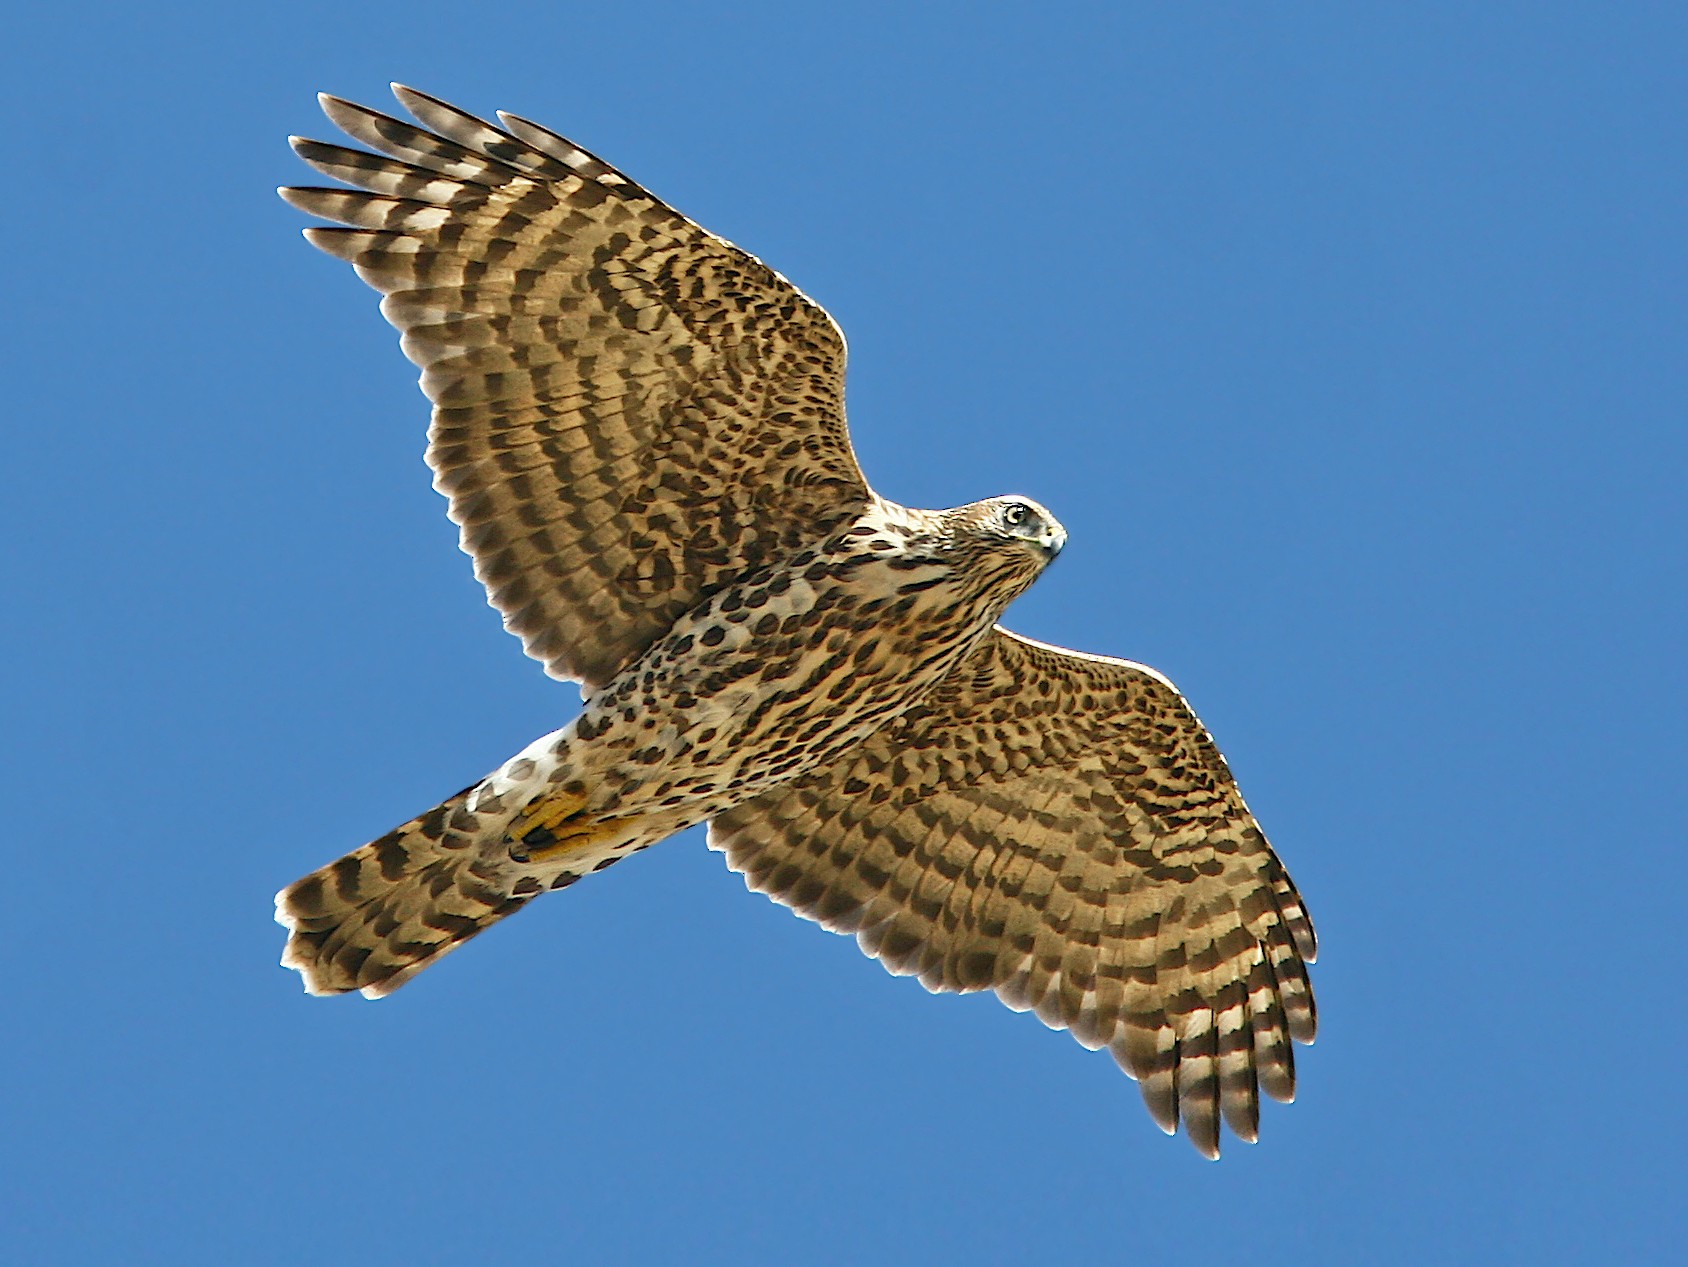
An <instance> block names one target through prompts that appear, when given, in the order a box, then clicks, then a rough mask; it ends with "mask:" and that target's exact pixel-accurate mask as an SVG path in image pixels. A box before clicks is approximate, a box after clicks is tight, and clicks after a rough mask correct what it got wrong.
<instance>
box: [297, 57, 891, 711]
mask: <svg viewBox="0 0 1688 1267" xmlns="http://www.w3.org/2000/svg"><path fill="white" fill-rule="evenodd" d="M393 91H394V92H395V93H396V94H397V96H398V98H399V100H400V102H402V103H403V104H404V106H405V107H406V108H407V109H408V110H409V111H410V112H411V113H412V114H414V115H415V116H416V118H417V119H418V120H420V121H421V122H422V123H423V124H424V125H425V128H418V127H414V126H412V125H410V124H408V123H403V122H400V121H399V120H397V119H393V118H389V117H388V116H386V115H383V114H378V113H376V112H375V111H373V110H369V109H366V108H365V107H363V106H358V105H354V104H352V103H351V102H348V101H342V100H339V99H337V98H334V97H327V96H325V97H323V98H322V104H323V109H324V110H325V111H326V112H327V114H328V116H329V118H330V119H332V120H333V121H334V122H335V123H336V124H338V125H339V126H340V127H341V128H342V129H343V130H344V131H345V132H346V133H347V134H349V135H350V136H351V137H352V138H354V139H355V140H358V141H361V142H362V143H363V144H365V145H368V146H370V147H371V148H372V149H375V150H378V151H380V152H381V154H380V155H378V154H371V153H367V152H364V151H361V150H353V149H345V148H342V147H340V146H338V145H327V144H324V143H322V142H320V141H307V140H301V139H298V138H295V139H294V141H293V146H294V149H295V150H297V151H298V153H299V155H300V157H301V158H303V159H304V160H305V161H306V162H308V163H310V164H311V165H312V166H313V167H315V168H317V169H318V170H319V171H322V172H324V173H326V174H327V175H329V176H332V177H334V178H335V179H336V180H341V181H344V182H346V183H347V184H349V185H353V186H356V188H355V189H351V190H347V189H283V190H282V191H281V193H282V195H283V196H284V197H285V198H286V199H287V200H288V201H289V202H291V203H292V204H293V205H294V206H296V207H299V208H301V209H303V210H305V211H308V212H310V213H311V214H313V215H318V216H322V217H323V218H325V219H329V220H335V221H338V222H340V223H341V224H344V225H350V226H353V227H350V228H332V229H307V230H306V231H305V232H306V236H307V237H308V238H309V239H310V240H311V241H312V242H313V243H315V244H316V245H317V246H319V247H321V248H322V249H323V250H325V251H327V252H328V253H329V254H331V255H336V256H338V257H340V258H341V259H344V260H348V261H350V262H351V263H352V264H354V265H355V266H356V267H357V271H358V275H359V276H361V277H362V278H363V279H364V280H365V281H367V282H368V283H369V284H370V285H372V286H374V287H375V288H376V289H377V290H379V291H381V292H382V293H383V294H384V295H385V296H386V298H385V300H384V301H383V302H382V304H381V311H382V312H383V314H385V316H386V317H387V319H388V320H389V321H391V322H392V323H393V324H394V325H395V326H397V327H398V328H399V330H400V331H401V332H402V334H403V336H404V337H403V347H404V350H405V354H406V355H407V356H409V357H410V359H411V360H413V361H415V362H416V363H417V364H418V365H419V366H421V367H422V389H423V391H425V392H426V393H427V395H428V396H429V398H430V399H431V400H432V401H433V402H434V417H433V427H432V429H431V430H430V431H429V437H428V438H429V445H428V462H429V464H430V465H431V466H432V467H433V469H434V472H435V480H434V483H435V487H437V488H438V489H439V490H440V491H441V492H442V493H445V494H446V495H447V496H448V497H449V498H450V499H451V517H452V518H453V519H454V520H455V521H456V522H457V523H458V524H460V525H461V526H462V540H463V549H464V550H465V551H466V552H467V553H468V554H469V555H471V556H472V557H473V558H474V561H475V574H476V576H478V577H479V578H480V580H481V582H482V583H483V584H484V585H485V586H486V588H487V594H488V597H489V599H490V600H491V602H492V604H493V606H494V607H496V608H497V609H498V610H499V611H501V612H502V613H503V615H504V623H505V626H506V627H507V628H508V629H509V630H510V631H511V632H512V633H515V634H517V635H519V636H520V637H521V639H522V642H523V645H524V646H525V647H526V649H527V651H528V654H529V655H532V656H534V657H535V658H536V659H538V660H541V661H542V662H544V664H545V665H546V669H547V671H548V672H550V673H551V674H552V675H553V676H556V677H562V678H577V679H579V680H581V681H582V682H584V683H585V684H586V685H587V686H588V687H591V686H597V685H601V684H602V683H604V682H606V681H608V680H609V679H610V678H611V677H613V676H614V675H615V673H616V671H617V670H618V669H619V668H620V667H621V666H622V665H623V664H625V663H626V662H628V661H629V660H630V659H632V658H633V657H635V656H636V655H638V654H639V653H640V652H641V651H643V650H644V649H645V648H646V647H648V646H649V645H650V644H651V643H652V642H653V641H655V639H656V638H657V637H658V636H659V635H660V634H661V633H662V632H663V631H664V630H666V629H667V628H668V627H669V626H670V625H671V624H672V623H673V621H674V619H675V618H676V617H677V616H679V615H680V614H681V613H682V612H684V611H686V610H687V609H689V608H691V607H692V606H694V605H696V603H697V602H698V601H699V600H700V599H701V598H703V597H704V596H706V595H707V594H709V593H711V592H712V591H713V590H715V589H717V588H719V587H721V586H722V585H724V584H725V583H727V582H728V581H730V580H731V579H733V578H734V577H736V576H738V575H740V574H742V573H744V572H746V571H749V570H754V569H755V568H756V567H757V566H759V565H760V564H762V563H764V562H767V561H770V560H772V559H773V558H775V557H778V556H780V555H782V554H785V553H789V552H790V551H791V550H792V548H793V547H794V546H795V545H797V543H799V542H801V541H808V540H812V539H814V538H815V537H816V536H818V535H824V534H825V533H826V532H828V531H830V530H831V529H832V528H833V527H834V526H835V525H837V524H838V523H840V522H842V521H843V520H844V519H846V518H848V517H851V516H853V515H855V514H857V513H859V511H860V509H861V508H862V507H863V506H864V505H865V504H866V503H867V501H868V499H869V498H870V497H871V496H872V494H871V492H870V491H869V489H868V486H867V482H866V481H865V480H864V479H863V477H862V473H861V469H860V468H859V467H858V466H857V464H856V459H855V455H854V453H853V452H852V451H851V448H850V439H849V434H848V431H847V429H846V427H845V422H844V337H843V335H842V334H841V333H840V332H839V330H838V327H837V325H835V324H834V322H833V321H832V318H831V317H829V316H828V315H827V314H826V312H825V311H823V310H822V309H821V308H820V307H819V306H818V305H816V304H815V303H813V302H812V301H810V300H809V299H808V298H807V297H806V296H804V295H803V294H802V293H801V292H800V291H798V290H797V289H796V287H794V286H792V285H791V284H790V283H789V282H787V281H786V280H785V278H783V277H781V276H780V275H779V274H778V273H776V272H774V271H773V270H772V269H770V268H767V267H766V266H765V265H763V264H762V263H761V262H760V261H758V260H756V259H754V258H752V257H751V256H749V255H746V254H745V253H744V252H743V251H740V250H739V249H738V248H737V247H734V246H733V245H732V244H731V243H728V242H725V241H723V240H722V239H720V238H718V237H715V236H714V235H713V234H711V233H708V232H706V231H705V230H703V229H701V228H699V227H698V226H697V225H696V224H694V223H692V221H690V220H688V219H687V218H686V217H685V216H682V215H680V214H679V213H678V212H676V211H674V210H673V209H671V208H670V207H668V206H666V205H665V204H663V203H662V202H660V201H658V200H657V199H656V198H654V197H652V196H651V195H650V194H649V193H647V192H645V190H643V189H641V188H640V187H639V186H638V185H635V184H634V183H633V182H632V181H630V180H628V179H627V178H626V177H625V176H622V175H621V174H620V173H619V172H617V171H615V170H614V169H613V168H611V167H609V166H608V165H607V164H605V163H602V162H600V161H599V160H598V159H596V158H594V157H593V156H592V155H590V154H588V153H586V151H584V150H582V149H579V148H578V147H576V146H574V145H573V144H571V143H570V142H568V141H565V140H564V139H563V138H562V137H559V136H557V135H555V134H554V133H551V132H549V131H547V130H546V129H544V128H541V127H539V126H538V125H536V124H533V123H529V122H527V121H526V120H523V119H519V118H515V117H512V116H510V115H500V119H501V120H502V122H503V124H504V127H503V128H496V127H494V126H492V125H491V124H490V123H487V122H485V121H483V120H481V119H477V118H475V117H474V116H472V115H468V114H465V113H463V112H462V111H460V110H458V109H456V108H455V107H453V106H449V105H447V104H445V103H444V102H442V101H437V100H435V99H434V98H432V97H428V96H425V95H423V94H422V93H419V92H415V91H412V90H411V89H408V88H402V87H398V86H396V85H395V86H394V89H393ZM381 155H389V156H391V157H382V156H381Z"/></svg>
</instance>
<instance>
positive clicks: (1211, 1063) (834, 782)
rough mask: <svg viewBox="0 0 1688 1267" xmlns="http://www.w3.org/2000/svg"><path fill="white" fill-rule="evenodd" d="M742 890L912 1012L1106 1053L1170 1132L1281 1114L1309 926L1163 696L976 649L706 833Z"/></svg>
mask: <svg viewBox="0 0 1688 1267" xmlns="http://www.w3.org/2000/svg"><path fill="white" fill-rule="evenodd" d="M710 844H711V845H712V846H713V847H714V848H716V849H720V850H722V851H723V852H725V853H726V855H727V862H728V865H730V866H731V867H732V868H733V869H734V870H737V871H742V872H743V873H744V875H745V881H746V883H747V884H749V885H750V887H751V888H753V889H757V890H760V891H761V892H764V893H766V894H768V895H769V896H770V897H772V898H774V899H775V900H776V901H779V902H783V903H785V904H786V905H788V906H790V907H792V908H793V909H794V910H795V911H797V912H798V913H799V914H801V915H805V916H807V917H808V918H810V919H814V920H817V921H819V922H820V923H822V924H824V925H825V926H826V927H828V928H831V929H833V930H835V931H838V932H848V933H854V934H855V935H856V939H857V941H858V942H859V943H860V944H861V947H862V949H863V950H864V951H866V952H867V953H868V954H870V955H874V956H877V957H878V958H879V959H880V960H881V961H882V962H883V963H884V964H885V966H886V967H887V968H889V969H890V970H891V971H892V972H894V973H898V974H900V975H918V976H919V977H920V980H921V982H922V983H923V984H924V985H925V986H926V987H927V988H928V989H930V990H934V991H938V990H961V991H968V990H982V989H993V990H995V991H996V993H997V995H998V996H999V997H1000V998H1001V999H1002V1001H1003V1002H1005V1003H1007V1004H1008V1006H1010V1007H1012V1008H1015V1009H1016V1010H1020V1011H1024V1010H1026V1009H1034V1010H1035V1011H1036V1012H1037V1014H1038V1015H1039V1016H1040V1017H1042V1018H1043V1020H1044V1021H1045V1022H1046V1023H1047V1024H1049V1025H1050V1026H1053V1027H1056V1028H1066V1029H1070V1030H1071V1031H1072V1032H1073V1034H1074V1036H1075V1037H1076V1038H1077V1039H1078V1040H1079V1041H1080V1042H1081V1043H1084V1044H1085V1045H1086V1046H1088V1047H1103V1046H1106V1047H1109V1048H1111V1049H1112V1051H1113V1054H1114V1056H1115V1057H1116V1058H1117V1059H1118V1060H1119V1062H1120V1064H1121V1065H1122V1066H1123V1067H1124V1068H1125V1069H1126V1071H1127V1072H1129V1073H1130V1074H1131V1075H1132V1076H1133V1077H1135V1078H1137V1079H1138V1081H1139V1082H1140V1083H1141V1086H1142V1091H1143V1098H1144V1100H1145V1101H1146V1102H1147V1104H1148V1107H1149V1112H1150V1113H1151V1114H1152V1115H1153V1116H1154V1118H1155V1120H1156V1121H1157V1122H1159V1123H1160V1125H1161V1126H1162V1127H1163V1128H1164V1129H1165V1130H1167V1131H1168V1132H1171V1131H1173V1130H1175V1129H1176V1128H1177V1124H1178V1121H1179V1118H1180V1116H1182V1118H1183V1120H1184V1123H1185V1127H1186V1129H1187V1131H1188V1132H1189V1135H1190V1139H1191V1141H1192V1142H1193V1143H1194V1144H1195V1145H1196V1147H1198V1148H1199V1149H1201V1150H1202V1151H1203V1152H1204V1153H1207V1154H1208V1155H1209V1156H1217V1155H1218V1151H1219V1117H1220V1115H1221V1114H1223V1115H1224V1118H1225V1120H1226V1121H1227V1122H1229V1123H1230V1125H1231V1129H1232V1130H1233V1131H1235V1132H1236V1133H1237V1134H1238V1135H1239V1136H1241V1137H1242V1138H1244V1139H1248V1140H1252V1139H1254V1138H1255V1135H1256V1133H1257V1130H1258V1125H1259V1089H1260V1088H1264V1089H1265V1090H1266V1092H1267V1093H1268V1094H1270V1095H1272V1096H1274V1097H1276V1098H1278V1099H1283V1100H1288V1099H1290V1098H1292V1096H1293V1095H1294V1092H1295V1064H1294V1057H1293V1053H1292V1049H1291V1045H1290V1040H1291V1039H1295V1040H1298V1041H1300V1042H1304V1043H1305V1042H1311V1041H1312V1040H1313V1030H1314V1012H1313V997H1312V994H1311V991H1310V989H1309V987H1308V981H1307V971H1306V964H1307V963H1308V962H1310V961H1311V960H1312V959H1313V956H1314V951H1315V946H1314V938H1313V927H1312V924H1311V923H1310V922H1309V921H1308V919H1307V915H1306V913H1305V912H1304V911H1303V909H1302V905H1301V899H1300V896H1299V895H1298V894H1297V893H1296V891H1295V886H1294V885H1293V884H1292V883H1291V882H1290V878H1289V876H1288V874H1287V873H1286V872H1285V871H1284V868H1283V864H1282V863H1280V862H1279V861H1278V859H1277V856H1276V855H1275V854H1274V853H1273V852H1272V849H1271V847H1270V846H1269V845H1268V844H1267V843H1266V838H1265V837H1264V836H1262V835H1261V833H1260V828H1259V827H1258V825H1257V824H1256V823H1255V821H1254V817H1253V815H1251V814H1250V813H1249V811H1248V807H1247V806H1246V805H1245V804H1243V799H1242V796H1241V794H1240V793H1239V792H1238V791H1237V786H1236V783H1235V782H1234V781H1233V780H1232V778H1231V774H1230V771H1229V770H1228V769H1226V766H1225V761H1224V759H1223V758H1222V757H1221V756H1220V755H1219V751H1218V749H1216V748H1215V747H1214V746H1213V740H1212V739H1211V738H1210V737H1209V736H1208V733H1207V731H1206V730H1205V729H1204V728H1203V727H1202V724H1201V722H1200V721H1198V720H1197V719H1196V716H1195V714H1194V713H1192V712H1191V711H1190V708H1189V705H1187V704H1186V703H1185V702H1184V699H1183V697H1182V696H1181V695H1179V693H1178V692H1177V690H1175V689H1174V688H1173V686H1172V685H1171V684H1170V683H1169V682H1167V681H1166V680H1165V679H1164V678H1162V677H1160V676H1159V675H1158V674H1156V673H1154V672H1153V671H1152V670H1149V669H1146V668H1144V667H1143V666H1141V665H1137V664H1131V663H1128V662H1126V661H1123V660H1109V659H1103V658H1100V657H1096V656H1086V655H1079V654H1077V653H1075V652H1071V651H1063V650H1060V649H1058V648H1055V647H1049V646H1044V645H1043V644H1041V643H1037V642H1031V641H1029V640H1027V639H1024V638H1020V637H1017V636H1015V635H1014V634H1011V633H1008V632H1007V631H1006V630H1003V629H1000V628H999V629H997V630H996V631H995V632H994V633H993V634H992V635H991V636H990V637H989V638H987V640H986V642H985V644H984V646H983V647H982V648H981V649H980V650H979V651H978V652H976V653H975V654H974V655H973V656H972V658H971V659H970V660H968V661H966V662H965V663H963V664H962V665H961V666H960V667H959V668H958V669H957V670H956V671H955V672H953V673H952V674H950V676H949V677H948V678H946V679H945V680H944V681H943V682H942V683H941V684H940V685H939V686H938V687H937V688H936V689H935V690H934V692H933V693H932V694H931V695H930V696H928V697H927V698H926V699H925V700H924V701H923V702H922V703H921V704H920V705H918V706H917V707H915V708H914V709H913V710H912V711H911V712H909V713H907V714H905V715H904V716H903V717H902V718H901V719H899V720H898V721H896V722H893V723H892V724H890V725H888V726H887V727H886V728H885V729H884V730H881V731H879V732H878V733H877V734H875V735H874V736H873V737H872V738H870V739H869V740H868V741H867V742H866V743H865V744H863V745H862V747H861V748H859V749H857V750H856V751H855V752H853V753H851V754H850V755H849V756H847V757H845V758H844V759H843V760H842V761H840V762H839V763H838V764H837V765H836V766H834V767H831V768H829V769H826V770H822V771H819V772H816V773H814V774H811V775H809V776H808V777H806V778H803V779H800V780H798V781H797V782H795V783H792V784H787V785H785V786H783V787H780V788H777V789H775V790H773V791H771V792H768V793H765V794H764V795H762V796H760V797H758V798H757V799H755V800H753V801H750V802H749V803H747V804H745V805H741V806H739V807H738V808H736V809H734V810H731V811H730V812H728V813H726V814H724V815H722V816H721V817H719V818H717V819H716V820H715V821H714V823H713V824H712V825H711V828H710Z"/></svg>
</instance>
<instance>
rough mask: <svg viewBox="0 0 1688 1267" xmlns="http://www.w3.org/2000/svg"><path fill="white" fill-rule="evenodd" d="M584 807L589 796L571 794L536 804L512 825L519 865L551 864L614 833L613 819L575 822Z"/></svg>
mask: <svg viewBox="0 0 1688 1267" xmlns="http://www.w3.org/2000/svg"><path fill="white" fill-rule="evenodd" d="M585 808H586V797H584V796H581V795H577V794H570V793H563V794H561V795H557V796H548V797H542V798H540V799H539V800H537V801H534V802H533V803H532V804H531V805H529V806H528V807H527V808H526V809H524V810H523V811H522V813H521V814H520V815H519V816H518V817H517V819H516V821H515V822H513V823H511V824H510V830H509V833H508V834H509V837H510V839H511V841H512V842H513V843H512V845H511V847H510V856H511V857H512V858H514V859H515V860H516V861H517V862H551V861H555V860H556V859H558V858H560V857H562V856H563V855H564V854H569V853H573V852H575V851H576V850H578V849H584V848H585V847H586V846H588V845H590V844H592V843H593V842H594V841H596V840H600V839H602V838H604V837H605V836H608V835H610V834H611V833H613V832H614V831H615V829H616V824H615V821H614V820H613V819H612V820H606V821H600V822H592V823H583V822H578V821H575V816H576V815H578V814H579V813H580V811H581V810H583V809H585Z"/></svg>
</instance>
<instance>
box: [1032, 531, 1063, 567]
mask: <svg viewBox="0 0 1688 1267" xmlns="http://www.w3.org/2000/svg"><path fill="white" fill-rule="evenodd" d="M1037 543H1038V545H1040V546H1042V547H1043V552H1044V554H1046V555H1048V556H1049V561H1050V562H1051V563H1053V562H1054V561H1055V556H1056V555H1057V554H1060V553H1061V547H1062V546H1064V545H1066V544H1067V530H1066V529H1065V528H1050V529H1048V530H1047V531H1046V532H1044V534H1043V535H1042V536H1041V537H1039V538H1038V539H1037Z"/></svg>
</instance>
